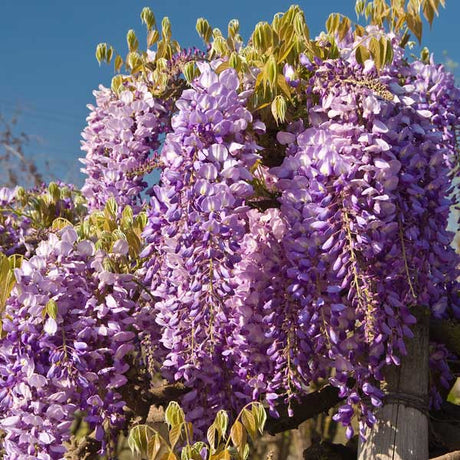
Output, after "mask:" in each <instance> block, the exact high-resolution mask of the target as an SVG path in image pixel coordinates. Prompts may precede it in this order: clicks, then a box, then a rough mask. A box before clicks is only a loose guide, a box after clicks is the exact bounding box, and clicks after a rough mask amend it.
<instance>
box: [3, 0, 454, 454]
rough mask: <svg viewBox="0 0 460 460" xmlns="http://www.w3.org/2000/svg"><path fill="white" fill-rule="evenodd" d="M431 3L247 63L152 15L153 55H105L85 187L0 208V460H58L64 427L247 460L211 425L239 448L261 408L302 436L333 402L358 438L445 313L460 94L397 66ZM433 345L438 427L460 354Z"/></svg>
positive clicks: (285, 34) (114, 440) (206, 28)
mask: <svg viewBox="0 0 460 460" xmlns="http://www.w3.org/2000/svg"><path fill="white" fill-rule="evenodd" d="M441 5H443V6H444V2H443V1H442V0H421V1H414V0H410V1H409V2H407V4H406V2H405V1H402V0H401V1H400V0H391V2H390V4H387V2H385V0H374V1H373V2H366V1H362V0H361V1H357V2H356V10H357V14H358V16H361V17H362V16H364V17H365V18H366V20H367V25H365V26H363V25H360V24H358V23H353V21H351V20H350V19H349V18H347V17H345V16H342V15H339V14H332V15H331V16H330V17H329V19H328V21H327V23H326V29H327V30H326V32H324V33H322V34H320V35H319V36H318V37H316V38H310V35H309V30H308V26H307V24H306V22H305V17H304V13H303V11H302V10H301V9H300V8H299V7H298V6H292V7H291V8H289V10H288V11H286V12H285V13H279V14H277V15H276V16H275V17H274V19H273V21H272V23H271V24H269V23H267V22H260V23H259V24H257V25H256V27H255V30H254V32H253V33H252V35H251V37H250V39H249V41H248V42H247V43H244V41H243V39H242V37H241V36H240V34H239V23H238V21H237V20H232V21H230V23H229V26H228V34H227V36H225V35H224V34H223V33H222V32H221V31H220V30H219V29H216V28H214V29H213V28H212V27H211V26H210V24H209V23H208V22H207V21H206V20H205V19H203V18H200V19H198V21H197V31H198V33H199V35H200V36H201V37H202V38H203V41H204V44H205V46H204V49H202V50H201V49H183V48H181V47H180V45H179V44H178V43H177V42H176V41H174V40H173V39H172V33H171V25H170V23H169V20H168V18H164V19H163V20H162V23H161V27H157V25H156V20H155V16H154V14H153V12H152V11H151V10H150V9H149V8H144V10H142V13H141V19H142V21H143V22H144V23H145V24H146V26H147V50H146V51H141V50H140V49H139V41H138V39H137V37H136V35H135V34H134V32H133V31H129V32H128V35H127V42H128V48H129V52H128V54H127V56H126V57H125V58H123V57H121V55H119V54H117V53H116V52H115V50H114V49H113V48H112V47H110V46H109V45H107V44H101V45H99V46H98V48H97V51H96V56H97V58H98V60H99V61H107V62H108V63H109V62H111V61H112V60H113V61H114V64H115V70H116V72H117V75H116V76H115V77H114V78H113V81H112V86H111V88H104V87H100V88H99V90H98V91H96V92H95V97H96V103H95V105H91V106H89V108H90V114H89V116H88V118H87V122H88V124H87V126H86V128H85V129H84V131H83V133H82V137H83V141H82V149H83V151H84V152H85V157H84V158H83V159H82V162H83V164H84V169H83V170H82V171H83V173H84V174H85V175H86V179H85V184H84V186H83V188H82V189H81V191H76V190H75V189H74V188H73V187H71V186H66V185H65V184H51V185H50V186H49V187H48V188H43V189H37V190H32V191H25V190H23V189H19V188H18V189H7V188H2V189H0V229H1V234H0V250H1V253H0V289H1V290H2V292H1V294H2V295H1V296H0V302H1V304H0V308H1V311H2V318H1V326H2V332H1V339H0V376H1V378H0V414H1V417H0V429H1V431H2V432H3V440H2V448H3V452H4V458H5V459H19V458H21V459H33V458H38V459H42V460H48V459H61V458H71V457H69V455H70V454H69V452H70V451H71V450H72V448H73V447H75V445H76V444H78V439H77V438H78V434H77V431H76V430H75V421H76V420H78V421H80V422H84V423H85V424H87V427H88V429H87V433H86V435H87V436H88V437H89V438H90V440H91V443H92V445H93V447H94V449H95V451H97V452H98V454H99V455H101V456H106V458H109V459H114V458H117V445H118V438H119V436H120V435H121V434H122V433H126V432H127V430H129V429H131V430H134V431H131V435H130V438H129V439H130V444H131V445H132V447H133V449H134V451H137V452H138V453H143V454H144V455H147V456H148V458H149V459H154V458H168V459H169V458H170V459H172V458H178V457H176V453H177V451H179V450H180V451H181V452H182V454H181V455H182V457H181V458H183V459H192V458H193V459H195V458H197V459H199V458H201V459H204V460H205V459H211V458H212V459H218V458H222V459H224V458H225V459H226V458H228V459H230V458H241V459H243V458H247V456H248V449H249V447H246V446H248V444H247V443H246V441H244V443H243V442H242V441H241V442H240V443H236V442H235V440H234V437H235V436H236V434H231V436H230V438H228V439H229V441H228V442H227V445H225V446H224V447H225V449H221V450H219V448H218V446H219V445H220V441H221V440H223V439H224V438H225V436H226V435H225V432H226V426H227V425H226V424H227V421H225V429H223V428H222V427H221V426H220V425H219V423H220V422H213V420H214V419H215V417H216V416H217V419H216V420H221V419H222V420H223V418H225V420H227V415H225V416H224V415H222V414H224V412H223V411H227V412H225V414H227V413H228V414H229V415H228V417H229V418H230V420H231V423H234V425H233V427H235V426H237V428H234V429H232V432H233V430H240V431H241V433H240V431H239V432H238V433H239V436H241V437H245V436H246V433H249V434H250V437H251V438H253V437H255V432H256V431H257V429H261V430H263V426H264V421H265V418H264V414H265V411H264V409H263V408H264V407H265V408H266V409H267V411H268V412H269V414H270V417H271V418H276V417H279V416H280V410H281V409H280V408H286V409H287V413H288V415H289V416H295V415H296V414H295V408H296V407H298V405H299V401H300V399H301V398H302V397H304V396H306V395H309V394H310V393H312V392H313V391H314V390H315V389H318V388H320V387H322V386H324V385H330V386H333V387H335V388H337V389H338V396H339V399H340V400H341V402H340V405H339V406H338V408H337V410H336V413H335V415H334V420H335V421H337V422H340V423H341V424H343V425H344V426H345V427H346V434H347V436H348V437H349V438H351V437H352V436H353V435H354V428H353V427H356V426H358V427H359V432H360V434H361V437H364V436H365V433H366V429H367V428H368V427H369V428H372V426H373V425H374V424H375V422H376V415H375V413H376V409H377V408H379V407H380V406H381V405H382V404H383V402H384V393H383V391H382V383H383V382H384V380H385V372H386V369H388V368H389V367H392V366H398V365H399V364H400V359H401V357H402V356H404V355H406V345H407V343H408V341H410V340H411V338H412V336H413V328H414V325H415V324H416V323H417V321H418V320H419V319H420V318H421V317H422V316H423V315H428V316H429V317H430V318H431V319H433V320H436V321H438V320H440V321H443V320H448V321H451V322H456V321H457V320H458V318H459V316H460V303H459V297H458V282H457V277H458V268H457V267H458V263H459V258H458V256H457V255H456V253H455V250H454V249H453V248H452V247H451V242H452V239H453V236H454V235H453V233H451V232H449V231H448V230H447V221H448V217H449V211H450V207H451V206H452V205H453V204H454V200H455V191H456V189H455V183H456V182H455V181H456V178H457V176H458V154H459V145H458V132H459V126H460V124H459V119H460V90H459V89H458V88H457V87H456V86H455V81H454V77H453V76H452V75H451V74H449V73H448V72H446V71H445V70H444V68H443V67H442V66H441V65H437V64H435V63H434V62H433V58H432V56H431V55H430V54H429V52H428V51H427V50H426V49H424V50H423V51H422V54H421V56H420V58H413V57H412V58H409V57H408V54H409V53H408V52H407V49H408V48H410V46H411V44H412V42H411V41H410V39H411V34H413V35H414V36H415V37H416V38H417V39H418V40H421V35H422V15H423V16H424V17H425V20H426V21H428V22H429V23H430V24H431V22H432V21H433V18H434V16H435V15H437V14H438V10H439V8H440V6H441ZM153 171H156V173H157V175H159V180H157V181H153V180H152V179H151V177H152V176H149V174H150V173H152V172H153ZM18 254H19V255H20V257H19V255H18ZM431 349H432V350H433V352H432V358H431V359H430V365H431V371H432V375H433V378H432V383H433V385H432V388H431V393H430V394H431V404H432V405H433V407H437V406H439V404H440V402H441V401H442V398H441V396H440V393H439V391H438V389H439V387H437V386H436V385H435V384H436V383H439V384H441V385H444V386H447V387H448V386H449V385H450V380H451V379H452V374H451V371H450V369H449V366H448V365H447V363H446V359H447V358H448V357H449V356H450V353H451V352H455V351H457V352H458V351H459V350H452V349H451V350H448V349H447V348H446V347H445V345H443V344H439V343H433V344H432V347H431ZM179 387H180V390H178V388H179ZM162 389H166V390H165V391H163V392H162V393H161V391H162ZM168 391H172V392H174V395H173V396H171V397H168V394H169V393H168ZM160 393H161V395H162V396H161V397H159V399H158V398H157V400H156V399H155V397H158V394H160ZM155 395H156V396H155ZM136 400H137V401H136ZM158 400H159V401H160V402H161V403H162V404H165V405H166V404H167V403H168V402H170V401H171V400H180V406H181V407H182V409H180V407H179V406H178V405H177V403H173V404H172V405H170V406H169V408H168V409H167V410H166V422H167V423H168V424H169V427H170V432H169V439H168V440H167V441H168V442H166V441H165V439H163V438H161V436H160V435H159V434H158V433H157V432H156V431H154V429H153V428H152V427H149V426H148V425H145V421H146V420H147V415H148V407H149V405H150V404H154V403H155V402H158ZM139 401H141V402H143V403H144V405H146V406H145V407H144V408H141V407H140V406H139V404H138V403H139ZM146 407H147V409H146ZM249 407H251V410H249V409H248V408H249ZM182 410H183V411H184V412H182ZM171 411H172V412H174V414H176V415H174V417H176V416H177V417H179V418H180V421H179V422H180V423H179V422H178V424H177V423H176V422H177V420H176V418H177V417H176V418H174V417H173V418H174V420H176V421H175V422H174V423H172V422H171V420H172V418H171V417H172V415H171V414H172V412H171ZM178 414H179V415H178ZM238 414H240V415H238ZM248 414H250V415H248ZM168 417H169V419H168ZM251 417H252V418H251ZM253 419H254V420H255V421H257V423H255V424H253V423H252V422H251V420H253ZM168 420H169V421H168ZM222 420H221V422H222ZM355 421H357V424H356V423H355ZM139 423H140V425H137V424H139ZM211 423H213V425H211V426H214V427H215V432H213V438H212V440H210V439H209V436H210V434H209V431H206V430H207V429H208V427H209V426H210V424H211ZM216 423H217V425H216ZM222 423H223V422H222ZM238 424H239V425H238ZM133 425H135V426H137V428H136V427H134V428H133ZM176 425H177V426H178V427H179V428H177V426H176ZM192 425H193V430H192V429H191V426H192ZM240 425H241V427H240ZM243 425H244V429H243V428H242V427H243ZM254 427H255V428H254ZM211 431H212V429H211ZM193 432H194V435H193ZM206 432H207V433H208V446H207V447H206V446H205V444H204V443H203V441H204V440H205V436H206ZM217 435H219V437H220V438H219V441H215V438H214V437H215V436H217ZM253 435H254V436H253ZM193 436H194V440H192V437H193ZM160 438H161V439H160ZM172 439H173V440H172ZM230 439H233V444H234V445H235V449H227V447H228V446H229V442H230ZM244 439H246V438H244ZM200 443H201V444H200ZM72 446H73V447H72ZM149 446H150V447H149ZM192 446H195V447H196V448H195V447H193V448H192ZM197 446H198V447H199V448H198V447H197ZM175 449H176V450H175ZM174 452H176V453H174Z"/></svg>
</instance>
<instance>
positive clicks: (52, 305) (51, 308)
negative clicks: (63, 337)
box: [45, 299, 58, 319]
mask: <svg viewBox="0 0 460 460" xmlns="http://www.w3.org/2000/svg"><path fill="white" fill-rule="evenodd" d="M45 312H46V314H47V315H48V316H49V317H50V318H52V319H56V318H57V315H58V306H57V303H56V302H55V301H54V300H53V299H50V300H48V302H47V303H46V307H45Z"/></svg>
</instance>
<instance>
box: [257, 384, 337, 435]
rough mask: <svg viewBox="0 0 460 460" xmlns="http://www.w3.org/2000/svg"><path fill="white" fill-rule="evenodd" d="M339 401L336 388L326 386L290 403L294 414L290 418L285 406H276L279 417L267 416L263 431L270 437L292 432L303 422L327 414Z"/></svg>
mask: <svg viewBox="0 0 460 460" xmlns="http://www.w3.org/2000/svg"><path fill="white" fill-rule="evenodd" d="M341 400H342V398H340V397H339V390H338V388H336V387H333V386H332V385H330V384H326V385H324V386H323V387H322V388H321V389H319V390H318V391H315V392H313V393H310V394H308V395H305V396H303V397H301V398H299V400H298V401H295V400H294V401H292V403H291V407H292V410H293V412H294V415H293V416H292V417H289V415H288V411H287V409H288V408H287V406H286V405H285V404H281V405H279V406H277V407H276V409H277V411H278V412H279V414H280V416H279V417H278V418H275V417H272V416H269V417H268V419H267V423H266V425H265V430H266V431H267V432H268V433H269V434H271V435H275V434H276V433H281V432H283V431H287V430H292V429H294V428H297V427H298V426H299V425H300V424H301V423H302V422H304V421H305V420H308V419H309V418H312V417H314V416H315V415H318V414H321V413H322V412H327V411H328V410H329V409H331V408H332V407H334V406H335V405H336V404H338V403H339V402H340V401H341Z"/></svg>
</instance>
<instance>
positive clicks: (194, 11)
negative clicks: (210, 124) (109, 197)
mask: <svg viewBox="0 0 460 460" xmlns="http://www.w3.org/2000/svg"><path fill="white" fill-rule="evenodd" d="M291 3H292V2H291V1H285V0H276V1H275V0H245V1H242V0H232V1H221V0H213V1H211V0H195V1H193V2H192V1H186V0H176V1H169V2H168V1H161V2H151V1H148V0H77V1H75V0H74V1H69V0H0V59H1V60H0V62H1V63H0V112H1V113H2V114H3V115H5V116H7V117H8V116H10V115H12V114H13V113H14V111H15V110H20V112H21V113H22V115H21V117H20V121H19V128H20V129H21V130H22V131H24V132H26V133H27V134H28V135H29V136H30V137H31V144H30V146H29V147H28V149H27V151H28V153H29V154H30V155H35V157H36V158H37V159H38V160H39V161H44V160H45V159H47V160H48V161H49V163H50V165H51V178H61V179H66V180H68V181H72V182H77V183H81V176H79V174H78V171H79V168H80V163H79V162H78V161H77V159H78V158H79V157H80V156H81V151H80V132H81V130H82V128H83V127H84V125H85V118H86V116H87V114H88V109H87V108H86V104H88V103H92V102H93V96H92V90H93V89H95V88H97V86H98V85H99V84H100V83H102V84H104V85H108V84H109V83H110V79H111V76H112V75H113V71H112V68H111V67H107V66H102V67H99V66H98V63H97V61H96V59H95V57H94V51H95V47H96V45H97V44H98V43H99V42H102V41H105V42H108V43H110V44H112V45H113V46H114V47H115V48H116V49H117V50H119V51H120V52H121V54H124V53H125V52H126V41H125V36H126V32H127V31H128V29H130V28H133V29H135V30H136V32H137V34H138V37H139V39H140V42H141V44H142V43H145V42H144V39H145V33H144V30H145V29H144V26H143V25H142V24H141V22H140V19H139V14H140V12H141V10H142V8H143V7H144V6H150V8H152V10H153V11H154V12H155V15H156V17H157V22H160V21H161V18H162V17H163V16H169V18H170V19H171V22H172V30H173V36H174V37H175V38H176V39H178V40H179V42H180V43H181V44H182V45H183V46H191V45H196V46H201V40H200V39H199V37H198V36H197V34H196V32H195V22H196V18H198V17H201V16H203V17H206V18H207V19H208V20H209V21H210V22H211V25H212V26H213V27H220V28H221V29H222V30H223V31H225V30H226V28H227V23H228V21H229V20H230V19H233V18H238V19H239V20H240V24H241V29H242V33H243V37H244V38H247V37H248V35H249V33H250V31H251V30H252V28H253V27H254V25H255V24H256V23H257V22H258V21H262V20H266V21H271V19H272V17H273V15H274V14H275V13H277V12H278V11H285V10H286V9H287V8H288V7H289V5H290V4H291ZM297 3H298V4H300V6H301V7H302V8H303V9H304V11H305V13H306V17H307V22H308V24H309V26H310V29H311V31H312V34H317V33H319V32H320V31H321V30H322V29H323V27H324V22H325V20H326V18H327V16H328V14H329V13H331V12H333V11H337V12H340V13H343V14H346V15H348V16H350V17H351V18H352V19H355V14H354V3H355V1H354V0H304V1H300V2H297ZM446 3H447V8H446V10H444V11H442V12H441V15H440V17H439V18H437V19H436V20H435V23H434V24H433V29H432V30H431V31H430V30H429V29H428V27H427V28H426V30H425V34H424V44H425V45H427V46H428V47H429V48H430V50H432V51H433V52H434V53H435V56H436V58H437V61H444V60H445V57H444V56H443V51H446V52H447V53H448V55H449V57H450V58H451V59H453V60H454V61H456V62H460V49H459V46H458V45H459V38H458V37H459V34H458V29H457V28H458V27H459V23H460V0H447V1H446Z"/></svg>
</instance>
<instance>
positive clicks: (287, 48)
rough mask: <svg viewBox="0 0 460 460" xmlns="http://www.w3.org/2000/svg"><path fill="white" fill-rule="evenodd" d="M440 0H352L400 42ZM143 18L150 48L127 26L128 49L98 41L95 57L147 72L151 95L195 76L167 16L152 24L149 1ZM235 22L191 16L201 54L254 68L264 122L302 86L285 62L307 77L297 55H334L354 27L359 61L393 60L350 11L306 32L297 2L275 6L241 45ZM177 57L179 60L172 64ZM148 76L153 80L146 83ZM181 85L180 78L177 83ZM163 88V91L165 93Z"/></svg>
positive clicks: (243, 70) (255, 98) (382, 40)
mask: <svg viewBox="0 0 460 460" xmlns="http://www.w3.org/2000/svg"><path fill="white" fill-rule="evenodd" d="M441 6H443V7H444V6H445V0H356V5H355V10H356V14H357V16H358V17H361V16H363V17H364V18H365V19H366V21H367V22H368V23H370V24H372V25H376V26H378V27H380V28H382V29H389V30H391V31H393V32H395V33H398V34H401V35H402V36H403V38H402V42H401V46H403V47H404V46H406V44H407V43H408V41H409V38H410V33H412V34H414V36H415V37H416V38H417V39H418V40H419V41H421V39H422V29H423V24H422V15H423V17H424V18H425V19H426V20H427V21H428V23H429V24H430V26H431V24H432V22H433V20H434V17H435V16H437V15H438V14H439V10H440V7H441ZM141 20H142V22H143V23H144V24H145V25H146V28H147V49H149V48H151V47H153V46H154V45H156V52H155V53H148V52H140V51H139V40H138V39H137V37H136V35H135V33H134V31H133V30H130V31H128V34H127V44H128V50H129V52H128V54H127V56H126V58H125V59H123V58H122V57H121V56H120V55H119V54H116V53H114V51H113V48H112V47H110V46H109V45H107V44H106V43H101V44H100V45H98V47H97V49H96V57H97V59H98V61H99V62H101V61H105V62H107V63H110V62H111V60H112V58H113V56H114V55H115V54H116V57H115V71H116V72H119V71H120V70H121V68H122V66H123V64H125V68H126V70H127V71H128V72H129V73H130V75H131V76H132V75H138V74H145V75H147V74H149V78H148V79H147V78H146V79H145V81H146V83H148V84H149V85H150V86H151V91H152V93H153V94H154V95H156V96H161V97H165V95H166V96H167V97H171V94H173V93H174V91H173V92H172V93H171V88H174V87H175V86H177V84H178V83H177V80H178V78H180V77H184V79H185V81H186V82H188V83H190V82H191V81H193V79H195V78H196V77H197V76H199V70H198V69H197V67H196V65H195V62H194V59H193V58H190V57H189V58H187V57H184V58H183V59H182V60H181V59H179V58H177V56H178V53H179V52H180V50H181V47H180V45H179V43H178V42H177V41H175V40H173V39H172V33H171V23H170V21H169V19H168V18H167V17H165V18H163V20H162V22H161V28H157V25H156V19H155V15H154V13H153V12H152V11H151V10H150V9H149V8H147V7H146V8H144V9H143V10H142V12H141ZM239 28H240V25H239V22H238V20H236V19H232V20H231V21H230V22H229V23H228V27H227V35H226V36H225V35H224V33H223V32H222V31H221V30H220V29H219V28H213V27H212V26H211V24H210V23H209V22H208V21H207V20H206V19H205V18H199V19H198V20H197V23H196V30H197V32H198V35H199V36H200V37H201V38H202V39H203V41H204V43H205V44H206V47H207V54H206V55H203V57H202V59H203V60H213V59H216V58H218V59H222V60H223V62H222V64H221V65H220V66H219V67H218V69H217V72H218V73H219V72H222V71H223V70H225V69H227V68H234V69H236V70H237V72H238V73H239V75H240V80H241V81H242V82H243V81H244V78H247V76H248V75H249V76H250V75H252V76H253V78H255V90H254V93H253V95H252V96H251V100H250V101H249V106H250V107H251V108H252V109H253V110H260V111H261V112H262V113H261V118H262V119H263V120H264V121H266V120H268V119H269V118H270V117H271V116H272V117H273V119H274V120H275V122H276V124H282V123H284V122H285V121H286V120H289V118H290V112H293V111H295V108H294V107H295V106H298V105H299V104H298V103H297V102H298V99H299V95H301V94H302V93H303V91H302V86H299V87H297V88H293V87H292V86H291V85H289V82H288V81H287V80H286V77H285V75H284V73H283V69H284V67H285V65H289V66H291V68H292V69H293V72H294V75H299V74H302V77H307V78H308V75H304V74H305V68H304V67H303V66H301V65H300V56H301V55H303V56H306V57H307V58H308V59H310V60H311V61H313V60H314V59H315V58H319V59H321V60H325V59H335V58H338V57H339V49H338V46H337V41H340V40H343V39H344V38H345V37H346V36H347V35H348V34H353V36H354V39H355V42H357V43H358V45H357V46H356V47H355V49H354V50H353V51H354V52H355V56H356V59H357V61H358V62H359V63H362V64H363V63H364V62H365V61H366V60H367V59H370V58H371V59H373V60H374V62H375V66H376V68H377V70H379V69H380V68H382V67H383V66H384V65H387V64H390V63H391V62H392V60H393V47H392V43H391V40H390V39H389V38H388V37H385V36H383V35H382V34H380V33H378V34H375V36H373V35H372V34H369V33H368V32H367V31H366V30H365V29H364V27H363V26H361V25H359V24H357V23H354V22H353V21H352V20H351V19H350V18H348V17H346V16H344V15H341V14H338V13H332V14H331V15H330V16H329V18H328V19H327V21H326V32H327V33H325V34H321V35H320V36H319V38H317V39H311V38H310V31H309V27H308V25H307V22H306V19H305V14H304V12H303V11H302V9H301V8H300V7H299V6H298V5H293V6H291V7H290V8H289V9H288V10H287V11H286V12H285V13H277V14H276V15H275V16H274V18H273V21H272V22H271V23H268V22H259V23H258V24H256V26H255V28H254V31H253V32H252V34H251V36H250V39H249V41H248V43H247V45H244V44H243V40H242V38H241V35H240V33H239ZM173 56H175V59H176V61H177V62H175V63H174V64H173V65H172V64H171V58H172V57H173ZM129 80H130V76H122V75H117V76H115V77H114V79H113V81H112V89H113V90H114V91H115V92H118V91H120V89H121V88H123V87H128V86H129ZM152 81H153V82H154V83H153V85H152V83H151V82H152ZM179 86H180V85H179ZM168 91H169V92H168Z"/></svg>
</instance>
